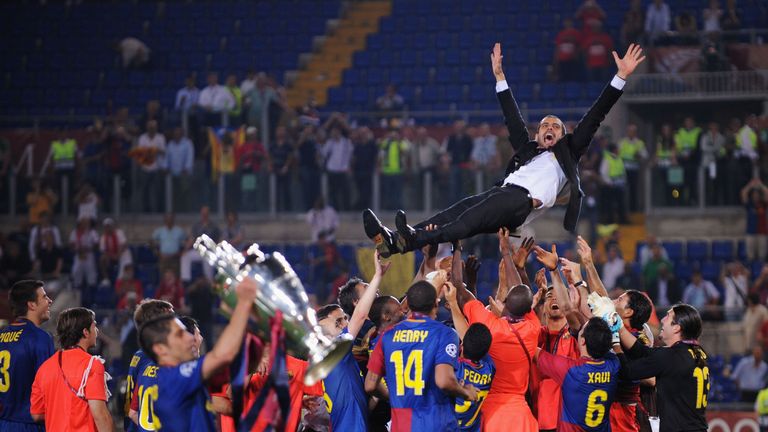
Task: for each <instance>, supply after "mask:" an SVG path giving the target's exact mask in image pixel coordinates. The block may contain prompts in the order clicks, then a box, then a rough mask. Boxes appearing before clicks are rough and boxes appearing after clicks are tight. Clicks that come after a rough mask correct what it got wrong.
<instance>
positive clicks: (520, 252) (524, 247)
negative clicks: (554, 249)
mask: <svg viewBox="0 0 768 432" xmlns="http://www.w3.org/2000/svg"><path fill="white" fill-rule="evenodd" d="M531 250H533V237H526V238H524V239H523V243H522V244H520V247H519V248H517V250H516V251H515V253H514V254H513V255H512V262H514V263H515V267H517V268H523V267H525V261H526V260H527V259H528V255H529V254H530V253H531Z"/></svg>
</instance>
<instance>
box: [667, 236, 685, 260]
mask: <svg viewBox="0 0 768 432" xmlns="http://www.w3.org/2000/svg"><path fill="white" fill-rule="evenodd" d="M662 245H663V246H664V249H665V250H666V251H667V256H668V257H669V259H670V260H672V261H678V260H681V259H683V243H682V242H679V241H666V242H663V243H662Z"/></svg>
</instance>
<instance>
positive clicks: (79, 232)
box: [69, 219, 99, 304]
mask: <svg viewBox="0 0 768 432" xmlns="http://www.w3.org/2000/svg"><path fill="white" fill-rule="evenodd" d="M98 245H99V235H98V234H97V233H96V230H94V229H93V228H92V227H91V220H90V219H81V220H79V221H78V222H77V227H76V228H75V229H73V230H72V232H71V233H70V235H69V247H70V248H71V250H72V254H73V256H74V260H73V262H72V283H73V284H74V287H75V289H80V290H83V289H84V288H91V287H95V286H96V281H97V278H98V276H99V275H98V270H97V268H96V255H95V251H96V248H97V247H98ZM86 299H90V297H89V295H87V292H86V291H84V292H83V304H88V302H87V301H86Z"/></svg>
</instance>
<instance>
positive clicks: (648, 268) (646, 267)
mask: <svg viewBox="0 0 768 432" xmlns="http://www.w3.org/2000/svg"><path fill="white" fill-rule="evenodd" d="M650 248H651V257H650V259H649V260H648V261H647V262H646V263H645V264H643V279H645V283H646V285H648V284H654V283H656V281H657V280H658V278H659V268H660V267H662V266H665V267H666V268H667V270H670V271H671V270H672V269H673V267H674V266H673V264H672V261H670V260H669V259H667V258H665V257H664V254H663V252H662V251H663V249H662V247H661V245H660V244H659V243H652V244H650ZM649 291H650V290H649ZM681 294H682V292H681ZM651 298H653V299H654V300H657V299H656V298H654V297H653V296H651ZM668 304H672V303H668Z"/></svg>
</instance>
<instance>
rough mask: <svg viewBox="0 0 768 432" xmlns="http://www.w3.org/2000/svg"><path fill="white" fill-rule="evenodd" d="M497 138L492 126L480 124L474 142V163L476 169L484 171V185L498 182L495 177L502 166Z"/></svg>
mask: <svg viewBox="0 0 768 432" xmlns="http://www.w3.org/2000/svg"><path fill="white" fill-rule="evenodd" d="M496 140H497V138H496V135H494V134H493V133H491V126H490V125H489V124H488V123H483V124H481V125H480V129H479V133H478V136H476V137H475V139H474V141H473V142H472V156H471V158H472V163H473V164H474V167H475V169H477V170H480V171H482V172H483V179H484V186H483V187H491V185H492V184H493V183H494V182H496V180H497V179H496V178H495V177H496V175H497V174H498V171H499V169H500V168H501V159H499V152H498V150H497V148H496Z"/></svg>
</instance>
